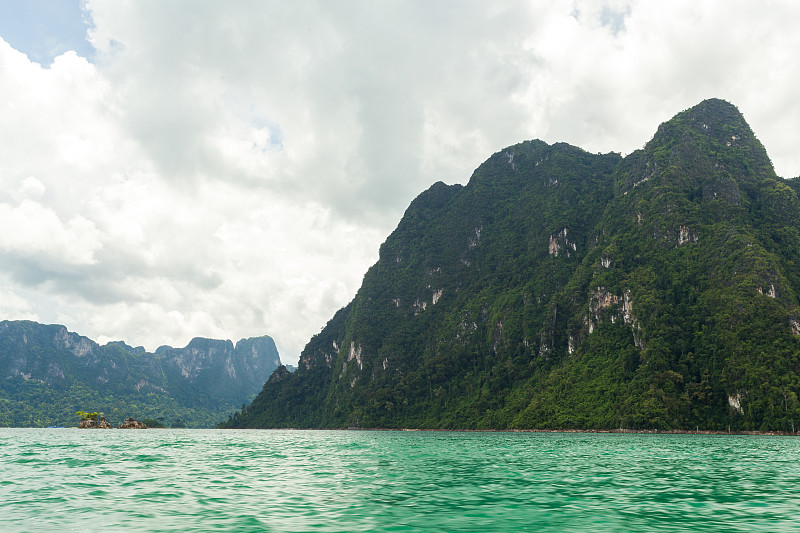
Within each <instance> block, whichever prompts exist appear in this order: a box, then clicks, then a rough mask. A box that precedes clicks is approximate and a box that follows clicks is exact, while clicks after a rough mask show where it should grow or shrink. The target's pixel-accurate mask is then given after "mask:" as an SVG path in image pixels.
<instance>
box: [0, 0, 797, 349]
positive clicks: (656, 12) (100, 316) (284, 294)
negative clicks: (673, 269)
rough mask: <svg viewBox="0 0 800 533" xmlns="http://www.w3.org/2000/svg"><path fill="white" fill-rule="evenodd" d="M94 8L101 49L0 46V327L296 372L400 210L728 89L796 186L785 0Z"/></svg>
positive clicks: (591, 146)
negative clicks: (37, 323)
mask: <svg viewBox="0 0 800 533" xmlns="http://www.w3.org/2000/svg"><path fill="white" fill-rule="evenodd" d="M84 6H85V9H86V12H85V16H87V17H89V18H91V20H92V27H91V29H90V32H89V37H90V40H91V43H92V45H93V46H94V48H95V53H94V54H93V55H92V57H90V58H89V59H90V60H87V58H85V57H81V56H80V55H78V54H77V53H75V52H66V53H63V54H62V55H59V56H57V57H56V58H55V59H54V61H53V62H52V64H51V65H49V67H47V68H44V67H42V66H41V65H39V64H37V63H33V62H31V61H30V59H28V57H26V56H25V55H24V54H22V53H20V52H18V51H17V50H15V49H14V48H13V47H11V46H10V45H9V44H7V43H6V42H5V41H3V40H2V39H0V102H2V105H4V107H3V121H4V127H3V128H2V129H0V224H2V226H1V227H3V228H9V227H13V228H14V231H12V232H7V231H4V232H3V233H4V234H3V235H2V236H0V297H3V298H5V297H6V296H7V297H8V298H7V300H5V302H6V303H4V304H2V306H0V312H2V313H3V315H2V317H3V318H19V317H33V316H35V317H40V319H41V320H48V321H58V322H61V323H64V324H66V325H67V326H68V327H70V328H71V329H73V330H76V331H79V332H80V333H82V334H85V335H89V336H92V337H93V338H97V339H123V340H126V341H127V342H129V343H131V344H143V345H145V346H146V347H147V348H149V349H154V348H155V347H157V346H158V345H159V344H172V345H176V346H177V345H185V344H186V343H187V342H188V340H189V339H190V338H191V337H193V336H210V337H225V338H231V339H232V340H237V339H238V338H241V337H247V336H254V335H260V334H270V335H272V336H273V337H274V338H275V339H276V342H277V344H278V346H279V349H280V350H281V354H282V357H283V358H284V360H286V361H289V362H292V361H294V360H296V358H297V355H298V354H299V352H300V350H301V349H302V347H303V345H304V344H305V343H306V342H307V341H308V339H309V338H310V337H311V335H313V334H314V333H316V332H318V331H319V330H320V329H321V328H322V327H323V326H324V324H325V323H326V322H327V320H328V319H329V318H330V317H331V316H332V315H333V313H334V312H335V310H336V309H338V308H339V307H341V306H342V305H345V304H346V303H347V302H348V301H349V300H350V299H351V298H352V297H353V295H354V294H355V291H356V290H357V288H358V286H359V285H360V282H361V279H362V277H363V275H364V272H365V271H366V269H367V267H368V266H369V265H370V264H372V263H373V262H374V261H375V260H377V253H378V246H379V244H380V242H381V241H382V240H384V239H385V238H386V236H387V235H388V234H389V233H390V232H391V230H392V229H393V228H394V227H395V225H396V224H397V222H398V220H399V218H400V217H401V216H402V213H403V211H404V210H405V208H406V207H407V206H408V204H409V202H410V201H411V200H412V199H413V198H414V197H415V196H416V195H417V194H419V193H420V192H421V191H423V190H424V189H426V188H427V187H429V186H430V185H431V184H432V183H434V182H435V181H437V180H444V181H446V182H449V183H454V182H461V183H464V182H466V180H467V179H468V178H469V176H470V175H471V173H472V171H473V169H474V168H475V167H477V166H478V165H479V164H480V163H481V162H482V161H483V160H485V159H486V158H487V157H488V156H489V155H490V154H491V153H493V152H495V151H498V150H500V149H502V148H503V147H505V146H508V145H510V144H514V143H517V142H520V141H522V140H525V139H531V138H541V139H543V140H545V141H547V142H551V143H552V142H559V141H565V142H570V143H572V144H576V145H579V146H582V147H584V148H585V149H587V150H590V151H601V152H608V151H622V152H625V153H627V152H630V151H632V150H634V149H636V148H638V147H640V146H642V145H643V144H644V143H645V142H646V141H647V140H648V139H649V138H650V136H651V135H652V134H653V133H654V131H655V129H656V127H657V126H658V124H659V123H660V122H662V121H664V120H667V119H668V118H670V117H671V116H672V115H673V114H675V113H676V112H677V111H680V110H682V109H685V108H688V107H690V106H692V105H694V104H695V103H697V102H699V101H700V100H702V99H704V98H708V97H722V98H726V99H728V100H730V101H732V102H733V103H735V104H737V105H738V106H739V108H740V109H741V110H742V112H743V113H744V114H745V116H746V118H747V119H748V120H749V121H750V123H751V125H752V126H753V129H754V130H755V132H756V133H757V135H758V136H759V137H760V139H761V140H762V142H764V144H765V146H766V147H767V149H768V151H769V153H770V155H771V156H772V158H773V160H774V162H775V166H776V169H777V171H778V173H779V174H781V175H783V176H786V177H790V176H796V175H798V174H800V155H799V154H798V152H797V150H796V146H797V139H798V131H797V124H799V123H800V103H798V102H797V99H796V97H795V95H794V91H795V88H796V87H797V86H798V82H800V73H799V72H798V70H797V69H796V68H794V63H795V61H796V57H797V53H798V52H800V34H798V32H796V31H795V29H794V27H793V22H794V21H796V20H798V18H800V6H795V4H794V3H790V2H786V1H778V2H772V3H770V4H768V5H767V6H762V5H755V4H752V3H748V2H744V1H741V0H734V1H725V2H723V1H710V2H702V3H697V2H690V1H688V0H681V1H677V2H668V3H664V2H660V3H659V2H644V1H624V0H613V1H581V2H573V1H557V2H550V3H531V2H521V1H520V2H516V1H507V2H490V3H487V2H469V1H468V2H459V3H449V2H437V3H433V4H432V3H430V2H428V3H422V2H392V1H388V2H379V3H365V2H348V1H345V2H335V3H331V2H307V1H298V2H284V3H273V2H255V1H253V2H247V1H243V2H235V3H220V2H212V1H198V2H192V3H190V4H189V3H181V2H167V3H165V2H157V1H141V2H136V3H124V2H101V1H96V0H88V1H87V2H86V3H85V4H84Z"/></svg>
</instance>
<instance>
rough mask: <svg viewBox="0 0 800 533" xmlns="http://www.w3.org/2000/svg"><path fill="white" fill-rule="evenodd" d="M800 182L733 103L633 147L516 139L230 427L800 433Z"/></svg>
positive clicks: (402, 230) (392, 251)
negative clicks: (782, 168) (781, 172)
mask: <svg viewBox="0 0 800 533" xmlns="http://www.w3.org/2000/svg"><path fill="white" fill-rule="evenodd" d="M799 191H800V186H798V184H797V182H796V180H783V179H781V178H779V177H777V176H776V175H775V174H774V171H773V169H772V166H771V163H770V161H769V159H768V157H767V154H766V151H765V150H764V148H763V146H762V145H761V143H760V142H759V141H758V140H757V139H756V138H755V136H754V135H753V133H752V131H751V130H750V128H749V126H748V125H747V123H746V122H745V120H744V118H743V117H742V116H741V115H740V114H739V112H738V110H736V108H735V107H734V106H732V105H730V104H729V103H727V102H724V101H721V100H708V101H705V102H702V103H701V104H699V105H698V106H696V107H694V108H692V109H690V110H687V111H684V112H682V113H680V114H679V115H677V116H676V117H675V118H673V119H672V120H670V121H668V122H666V123H664V124H662V125H661V126H660V127H659V129H658V132H657V133H656V135H655V136H654V138H653V139H652V140H651V141H650V142H649V143H647V145H646V146H645V147H644V148H643V149H641V150H638V151H636V152H634V153H632V154H630V155H628V156H627V157H625V158H622V157H621V156H620V155H618V154H614V153H610V154H605V155H602V154H590V153H587V152H585V151H583V150H581V149H579V148H575V147H572V146H569V145H565V144H555V145H552V146H551V145H547V144H546V143H544V142H541V141H529V142H524V143H521V144H518V145H515V146H512V147H509V148H507V149H505V150H503V151H501V152H498V153H496V154H494V155H493V156H492V157H491V158H489V160H488V161H486V162H485V163H484V164H482V165H481V166H480V167H479V168H478V169H477V170H476V171H475V173H474V174H473V176H472V177H471V179H470V181H469V183H468V184H467V185H466V186H464V187H461V186H447V185H445V184H442V183H437V184H435V185H433V186H432V187H431V188H430V189H429V190H428V191H426V192H424V193H423V194H421V195H420V196H419V197H418V198H417V199H415V200H414V201H413V202H412V204H411V205H410V206H409V208H408V210H407V211H406V213H405V216H404V217H403V219H402V220H401V222H400V224H399V225H398V227H397V229H396V230H395V231H394V232H393V233H392V234H391V235H390V236H389V238H388V239H387V240H386V242H385V243H384V244H383V245H382V246H381V248H380V259H379V261H378V262H377V263H376V264H375V265H374V266H373V267H372V268H371V269H370V270H369V271H368V273H367V274H366V276H365V277H364V281H363V284H362V287H361V289H360V290H359V292H358V293H357V295H356V296H355V298H354V300H353V301H352V302H351V303H350V304H349V305H348V306H347V307H345V308H344V309H342V310H340V311H339V312H338V313H336V315H334V317H333V318H332V319H331V321H330V322H329V323H328V325H327V326H326V327H325V328H324V329H323V330H322V331H321V332H320V333H319V334H318V335H316V336H315V337H314V338H312V339H311V341H310V342H309V343H308V345H307V346H306V348H305V349H304V351H303V353H302V354H301V357H300V363H299V366H298V369H297V371H296V372H294V373H291V374H290V373H289V372H288V371H286V369H284V368H279V369H278V370H276V371H275V373H274V374H273V375H272V376H271V377H270V379H269V380H268V382H267V383H266V384H265V386H264V389H263V391H262V392H261V394H259V395H258V396H257V397H256V399H255V400H254V401H253V402H252V403H251V404H250V405H249V406H245V407H244V408H243V409H242V410H241V411H239V412H237V413H235V414H234V415H233V416H231V417H230V419H229V420H228V421H227V422H226V423H224V424H222V426H223V427H347V426H352V425H356V423H357V424H358V425H360V426H361V427H387V428H392V427H415V428H453V429H455V428H577V429H591V428H619V427H622V428H630V429H694V428H697V427H699V428H700V429H710V430H727V429H728V428H729V427H730V428H731V429H732V430H783V431H794V429H795V426H797V427H800V402H798V395H800V305H799V304H800V301H799V300H798V296H799V295H800V199H798V192H799Z"/></svg>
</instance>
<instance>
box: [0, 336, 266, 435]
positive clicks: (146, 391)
mask: <svg viewBox="0 0 800 533" xmlns="http://www.w3.org/2000/svg"><path fill="white" fill-rule="evenodd" d="M280 364H281V362H280V358H279V355H278V351H277V348H276V347H275V343H274V341H273V340H272V339H271V338H270V337H268V336H263V337H254V338H250V339H242V340H240V341H239V342H237V343H236V345H235V346H234V344H233V343H232V342H231V341H229V340H224V341H223V340H213V339H204V338H195V339H192V341H191V342H189V344H188V345H187V346H186V347H185V348H172V347H170V346H162V347H160V348H158V349H157V350H156V352H155V353H148V352H147V351H146V350H145V349H144V348H143V347H135V348H134V347H131V346H129V345H128V344H126V343H125V342H122V341H114V342H109V343H107V344H105V345H103V346H101V345H99V344H97V343H96V342H94V341H92V340H91V339H89V338H87V337H84V336H81V335H79V334H77V333H73V332H70V331H68V330H67V328H66V327H64V326H61V325H45V324H39V323H37V322H30V321H2V322H0V426H43V425H74V424H75V422H76V421H77V420H76V418H75V411H78V410H82V411H86V410H90V411H102V412H105V415H106V417H107V418H109V419H111V420H112V421H121V420H122V418H124V417H127V416H136V417H137V418H140V419H141V418H154V419H155V418H158V417H164V418H165V421H166V422H167V423H170V422H171V421H176V420H182V421H183V422H186V423H187V424H188V425H190V426H201V427H211V426H213V425H215V424H216V423H217V422H219V420H221V419H224V418H225V417H226V416H227V415H228V414H229V413H231V412H232V411H234V410H236V409H238V408H240V407H241V405H242V404H243V403H244V402H247V401H248V400H249V399H251V398H252V397H253V396H254V395H255V394H256V393H257V392H258V391H259V390H260V389H261V386H262V385H263V383H264V380H265V379H266V378H267V377H268V376H269V375H270V374H271V373H272V371H273V370H274V369H275V368H277V367H278V366H280ZM117 419H119V420H117Z"/></svg>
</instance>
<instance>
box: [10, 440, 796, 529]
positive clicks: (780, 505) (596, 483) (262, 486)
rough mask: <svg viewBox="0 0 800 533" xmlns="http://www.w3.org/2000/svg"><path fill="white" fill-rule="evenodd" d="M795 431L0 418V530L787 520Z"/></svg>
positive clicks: (729, 525)
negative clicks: (78, 423)
mask: <svg viewBox="0 0 800 533" xmlns="http://www.w3.org/2000/svg"><path fill="white" fill-rule="evenodd" d="M798 455H800V441H798V440H797V439H794V438H786V437H758V436H702V435H699V436H694V435H630V434H626V435H608V434H606V435H591V434H534V433H529V434H520V433H458V432H453V433H449V432H431V433H425V432H344V431H199V430H148V431H146V432H123V431H99V432H97V431H80V430H36V429H2V430H0V524H2V531H4V532H6V531H8V532H15V531H57V530H63V531H109V530H112V531H124V530H130V531H210V530H215V531H276V532H284V531H285V532H295V531H297V532H299V531H323V532H336V531H348V532H349V531H601V532H602V531H685V530H698V529H707V530H712V531H716V530H724V531H754V530H756V531H757V530H761V531H781V530H783V531H789V530H797V529H800V488H798V484H797V483H796V479H798V475H800V462H798Z"/></svg>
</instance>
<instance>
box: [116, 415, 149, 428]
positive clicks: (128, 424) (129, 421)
mask: <svg viewBox="0 0 800 533" xmlns="http://www.w3.org/2000/svg"><path fill="white" fill-rule="evenodd" d="M119 429H147V426H146V425H145V424H144V423H142V422H139V421H138V420H136V419H135V418H133V417H132V416H131V417H128V418H126V419H125V422H123V423H122V424H120V425H119Z"/></svg>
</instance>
